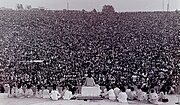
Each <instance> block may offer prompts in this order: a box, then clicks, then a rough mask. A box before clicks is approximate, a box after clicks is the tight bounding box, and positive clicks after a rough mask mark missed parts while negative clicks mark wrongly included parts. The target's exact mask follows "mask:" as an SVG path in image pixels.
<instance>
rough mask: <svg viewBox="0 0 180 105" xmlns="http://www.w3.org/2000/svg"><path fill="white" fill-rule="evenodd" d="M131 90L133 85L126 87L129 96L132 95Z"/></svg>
mask: <svg viewBox="0 0 180 105" xmlns="http://www.w3.org/2000/svg"><path fill="white" fill-rule="evenodd" d="M130 92H131V86H128V87H127V89H126V94H127V96H128V97H130Z"/></svg>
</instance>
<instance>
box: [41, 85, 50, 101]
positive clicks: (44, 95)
mask: <svg viewBox="0 0 180 105" xmlns="http://www.w3.org/2000/svg"><path fill="white" fill-rule="evenodd" d="M44 88H45V89H44V90H43V92H42V97H43V98H45V99H49V98H50V92H49V90H48V89H47V86H45V87H44Z"/></svg>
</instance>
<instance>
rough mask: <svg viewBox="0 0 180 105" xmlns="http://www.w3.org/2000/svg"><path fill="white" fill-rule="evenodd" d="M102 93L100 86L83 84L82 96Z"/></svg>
mask: <svg viewBox="0 0 180 105" xmlns="http://www.w3.org/2000/svg"><path fill="white" fill-rule="evenodd" d="M100 93H101V90H100V86H94V87H86V86H83V87H82V88H81V95H82V96H99V95H100Z"/></svg>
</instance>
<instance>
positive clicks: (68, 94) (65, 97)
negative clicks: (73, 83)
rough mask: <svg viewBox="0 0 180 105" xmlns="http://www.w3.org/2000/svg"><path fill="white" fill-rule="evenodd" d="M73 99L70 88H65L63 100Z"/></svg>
mask: <svg viewBox="0 0 180 105" xmlns="http://www.w3.org/2000/svg"><path fill="white" fill-rule="evenodd" d="M72 97H73V95H72V92H71V91H69V88H68V87H65V89H64V90H63V95H62V98H63V99H65V100H70V99H71V98H72Z"/></svg>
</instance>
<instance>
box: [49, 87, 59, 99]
mask: <svg viewBox="0 0 180 105" xmlns="http://www.w3.org/2000/svg"><path fill="white" fill-rule="evenodd" d="M50 97H51V99H52V100H53V101H57V100H58V99H59V98H61V94H60V93H59V91H58V90H56V86H53V90H52V91H51V95H50Z"/></svg>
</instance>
